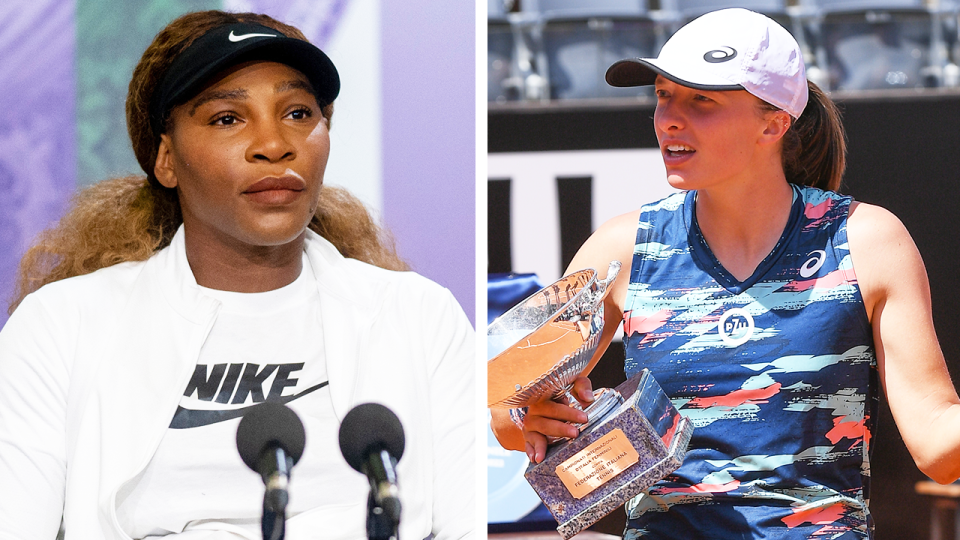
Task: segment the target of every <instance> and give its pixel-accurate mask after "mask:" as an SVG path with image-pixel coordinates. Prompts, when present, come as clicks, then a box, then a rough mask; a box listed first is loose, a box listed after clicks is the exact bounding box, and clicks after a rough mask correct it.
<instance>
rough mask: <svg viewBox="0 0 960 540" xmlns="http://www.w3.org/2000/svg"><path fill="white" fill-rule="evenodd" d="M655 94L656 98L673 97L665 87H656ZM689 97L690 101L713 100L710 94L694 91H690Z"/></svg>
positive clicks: (709, 101) (702, 101) (704, 101)
mask: <svg viewBox="0 0 960 540" xmlns="http://www.w3.org/2000/svg"><path fill="white" fill-rule="evenodd" d="M656 94H657V99H658V100H664V99H669V98H671V97H674V95H673V94H671V93H670V92H669V91H668V90H666V89H664V88H657V90H656ZM689 99H691V100H692V101H697V102H700V103H712V102H714V100H713V99H711V98H710V96H708V95H706V94H701V93H699V92H695V91H694V92H693V93H692V95H690V97H689Z"/></svg>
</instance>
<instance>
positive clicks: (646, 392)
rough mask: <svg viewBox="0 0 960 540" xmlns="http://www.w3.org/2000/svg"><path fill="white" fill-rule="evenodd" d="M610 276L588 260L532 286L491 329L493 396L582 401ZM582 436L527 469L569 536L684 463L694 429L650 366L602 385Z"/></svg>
mask: <svg viewBox="0 0 960 540" xmlns="http://www.w3.org/2000/svg"><path fill="white" fill-rule="evenodd" d="M619 271H620V262H619V261H612V262H611V263H610V267H609V269H608V270H607V278H606V279H603V280H600V279H598V275H597V271H596V270H594V269H592V268H588V269H586V270H580V271H578V272H574V273H572V274H569V275H567V276H564V277H562V278H560V279H559V280H557V281H556V282H554V283H552V284H550V285H548V286H546V287H544V288H543V289H541V290H539V291H538V292H536V293H534V294H532V295H531V296H529V297H528V298H526V299H525V300H524V301H522V302H520V303H519V304H518V305H517V306H515V307H513V308H512V309H511V310H510V311H507V312H506V313H504V314H503V315H502V316H500V317H499V318H497V319H496V320H495V321H493V323H492V324H490V326H489V328H488V329H487V348H488V357H489V358H490V360H489V361H488V362H487V405H488V406H489V407H491V408H503V409H510V408H518V407H526V406H529V405H532V404H534V403H537V402H539V401H541V400H543V399H548V398H549V399H559V398H561V397H563V396H564V395H566V401H567V402H568V403H569V404H570V405H572V406H574V407H578V408H579V405H578V401H577V400H576V399H574V398H573V396H571V395H570V393H569V392H570V389H571V388H572V386H573V382H574V381H575V380H576V378H577V377H578V376H580V374H581V373H582V372H583V371H584V369H586V367H587V366H588V365H589V363H590V360H591V358H593V355H594V353H595V352H596V350H597V345H598V344H599V342H600V335H601V334H602V333H603V322H604V318H603V300H604V298H605V297H606V295H607V292H608V288H609V286H610V284H612V283H613V281H614V280H615V279H616V277H617V274H618V273H619ZM584 412H586V413H587V416H588V418H589V419H588V421H587V422H585V423H583V424H579V425H577V427H578V429H579V431H580V434H579V435H578V436H577V437H576V438H575V439H570V440H567V439H552V440H551V441H550V442H551V444H550V446H549V448H548V449H547V455H546V457H545V458H544V460H543V461H542V462H540V463H537V464H531V465H530V466H529V467H528V468H527V471H526V473H525V474H524V476H525V477H526V479H527V481H528V482H529V483H530V485H531V486H532V487H533V489H534V491H536V492H537V495H538V496H539V497H540V499H542V500H543V502H544V504H545V505H546V506H547V508H548V509H549V510H550V512H551V513H552V514H553V516H554V517H555V518H556V520H557V522H558V523H559V527H557V531H558V532H560V534H561V535H562V536H563V537H564V539H568V538H570V537H571V536H573V535H575V534H577V533H578V532H580V531H581V530H583V529H585V528H586V527H589V526H590V525H592V524H594V523H596V522H597V521H598V520H599V519H600V518H602V517H603V516H605V515H607V514H609V513H610V512H612V511H614V510H615V509H617V508H619V507H620V506H622V505H623V504H624V502H626V501H627V500H628V499H630V498H632V497H634V496H635V495H637V494H638V493H640V492H641V491H642V490H643V489H645V488H647V487H649V486H651V485H653V484H654V483H655V482H656V481H658V480H660V479H661V478H663V477H665V476H666V475H667V474H669V473H670V472H672V471H674V470H675V469H677V468H678V467H679V466H680V464H681V463H682V461H683V455H684V453H685V451H686V447H687V443H689V441H690V435H691V434H692V432H693V426H692V425H691V424H690V422H689V421H688V420H687V419H686V418H683V417H681V416H680V414H679V413H678V412H677V410H676V408H675V407H674V406H673V404H672V403H671V402H670V399H669V398H668V397H667V396H666V394H664V392H663V390H661V389H660V386H659V385H658V384H657V382H656V381H655V380H654V379H653V377H652V376H651V375H650V373H649V372H648V371H647V370H643V371H642V372H641V373H639V374H638V375H636V376H634V377H632V378H631V379H630V380H628V381H627V382H625V383H623V384H621V385H620V386H618V387H617V389H609V388H603V389H599V390H596V391H595V392H594V401H593V403H591V404H590V406H588V407H587V408H586V409H584Z"/></svg>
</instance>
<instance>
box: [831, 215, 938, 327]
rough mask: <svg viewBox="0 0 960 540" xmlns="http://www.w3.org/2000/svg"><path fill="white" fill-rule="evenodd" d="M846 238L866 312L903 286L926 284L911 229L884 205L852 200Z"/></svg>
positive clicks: (921, 261)
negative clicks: (908, 229) (853, 201)
mask: <svg viewBox="0 0 960 540" xmlns="http://www.w3.org/2000/svg"><path fill="white" fill-rule="evenodd" d="M847 239H848V241H849V243H850V256H851V257H852V259H853V266H854V271H855V272H856V274H857V281H858V283H859V285H860V289H861V292H862V293H863V297H864V303H865V304H866V306H867V308H868V313H872V307H873V306H875V305H876V304H877V303H878V302H880V303H881V304H882V303H883V302H884V301H885V300H886V299H887V298H888V297H889V295H890V294H892V293H896V292H897V291H898V290H902V289H904V288H909V289H913V292H916V288H917V287H919V288H922V289H925V288H927V278H926V269H925V268H924V266H923V260H922V258H921V257H920V252H919V251H918V250H917V246H916V244H915V243H914V241H913V238H912V237H911V236H910V232H909V231H907V228H906V227H905V226H904V225H903V222H901V221H900V219H899V218H897V216H895V215H894V214H893V213H892V212H890V211H889V210H887V209H886V208H883V207H880V206H875V205H872V204H866V203H853V206H852V207H851V209H850V217H849V219H848V220H847Z"/></svg>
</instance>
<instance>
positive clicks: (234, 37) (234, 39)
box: [227, 30, 277, 43]
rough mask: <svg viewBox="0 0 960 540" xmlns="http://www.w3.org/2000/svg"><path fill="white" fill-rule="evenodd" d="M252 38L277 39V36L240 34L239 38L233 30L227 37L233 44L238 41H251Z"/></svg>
mask: <svg viewBox="0 0 960 540" xmlns="http://www.w3.org/2000/svg"><path fill="white" fill-rule="evenodd" d="M252 37H277V36H276V35H275V34H240V35H239V36H238V35H236V34H234V33H233V30H231V31H230V35H229V36H227V39H229V40H230V41H231V42H232V43H236V42H238V41H243V40H245V39H250V38H252Z"/></svg>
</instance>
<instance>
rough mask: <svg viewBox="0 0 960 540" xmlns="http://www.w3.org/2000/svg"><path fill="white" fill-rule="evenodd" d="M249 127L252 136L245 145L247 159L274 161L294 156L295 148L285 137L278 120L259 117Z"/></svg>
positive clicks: (282, 127)
mask: <svg viewBox="0 0 960 540" xmlns="http://www.w3.org/2000/svg"><path fill="white" fill-rule="evenodd" d="M250 128H251V129H252V132H253V137H252V139H251V141H250V145H249V146H248V147H247V152H246V154H247V156H246V157H247V161H266V162H270V163H275V162H279V161H284V160H290V159H293V158H294V157H296V148H295V147H294V145H293V144H292V143H291V142H290V140H289V139H288V138H287V135H286V133H285V132H284V126H283V124H282V122H281V121H280V120H278V119H273V118H261V119H258V120H257V121H255V122H254V123H253V125H252V126H250Z"/></svg>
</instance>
